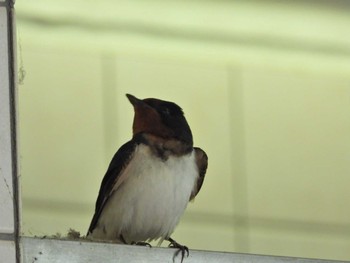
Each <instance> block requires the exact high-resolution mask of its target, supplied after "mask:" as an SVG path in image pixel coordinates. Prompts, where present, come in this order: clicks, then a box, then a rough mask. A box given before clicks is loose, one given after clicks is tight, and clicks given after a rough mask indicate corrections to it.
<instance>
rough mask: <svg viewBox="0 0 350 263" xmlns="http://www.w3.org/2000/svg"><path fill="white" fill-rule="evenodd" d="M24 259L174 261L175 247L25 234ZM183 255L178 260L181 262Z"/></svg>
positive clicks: (225, 257)
mask: <svg viewBox="0 0 350 263" xmlns="http://www.w3.org/2000/svg"><path fill="white" fill-rule="evenodd" d="M21 247H22V262H23V263H39V262H50V263H54V262H57V263H58V262H67V263H70V262H74V263H80V262H81V263H83V262H84V263H88V262H104V263H109V262H110V263H112V262H113V263H117V262H130V263H134V262H135V263H136V262H137V263H139V262H155V263H157V262H159V263H160V262H162V263H164V262H169V263H172V262H173V255H174V251H175V250H174V249H171V248H158V247H153V248H149V247H140V246H129V245H117V244H110V243H95V242H88V241H71V240H62V239H40V238H31V237H22V238H21ZM180 261H181V259H180V257H179V256H178V257H176V258H175V262H180ZM194 262H208V263H209V262H220V263H226V262H230V263H232V262H234V263H244V262H249V263H257V262H262V263H277V262H284V263H294V262H295V263H307V262H309V263H326V262H333V263H334V262H340V261H331V260H319V259H301V258H290V257H275V256H262V255H251V254H238V253H225V252H213V251H200V250H191V249H190V256H189V257H188V258H185V259H184V263H194Z"/></svg>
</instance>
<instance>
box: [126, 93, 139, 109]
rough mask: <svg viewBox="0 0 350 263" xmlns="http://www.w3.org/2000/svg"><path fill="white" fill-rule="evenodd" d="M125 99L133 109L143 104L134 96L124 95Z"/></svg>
mask: <svg viewBox="0 0 350 263" xmlns="http://www.w3.org/2000/svg"><path fill="white" fill-rule="evenodd" d="M126 97H128V99H129V101H130V103H131V104H132V105H133V106H134V107H135V106H137V105H139V104H140V103H142V102H143V101H142V100H140V99H138V98H136V97H135V96H133V95H131V94H126Z"/></svg>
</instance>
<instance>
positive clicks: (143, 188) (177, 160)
mask: <svg viewBox="0 0 350 263" xmlns="http://www.w3.org/2000/svg"><path fill="white" fill-rule="evenodd" d="M121 176H123V177H124V179H123V182H122V183H121V184H120V185H116V189H114V190H115V192H114V194H113V196H111V198H110V200H109V201H108V203H107V204H106V208H107V209H104V210H105V211H108V212H107V213H109V215H108V216H109V218H110V219H108V220H107V221H109V224H110V226H109V228H111V230H112V231H115V232H117V233H118V232H120V233H122V234H123V237H124V238H125V239H126V240H127V241H129V242H131V241H139V240H152V239H157V238H167V237H169V235H170V234H171V233H172V232H173V230H174V228H175V226H176V225H177V223H178V222H179V219H180V217H181V215H182V214H183V212H184V210H185V208H186V206H187V203H188V201H189V199H190V195H191V191H192V189H193V187H194V184H195V182H196V178H197V176H198V171H197V168H196V164H195V156H194V152H191V153H189V154H187V155H183V156H169V158H168V159H167V160H162V159H160V158H159V157H157V156H155V155H154V154H153V153H152V151H151V149H150V148H149V146H146V145H143V144H140V145H139V146H137V147H136V150H135V154H134V155H133V158H132V160H131V161H130V163H129V165H128V166H127V167H126V168H125V170H124V173H123V174H122V175H121ZM103 217H104V218H106V213H104V215H102V217H101V219H102V220H104V219H103ZM111 218H113V220H111ZM105 221H106V220H105ZM105 223H106V224H107V222H105Z"/></svg>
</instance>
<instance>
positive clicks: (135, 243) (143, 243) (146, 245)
mask: <svg viewBox="0 0 350 263" xmlns="http://www.w3.org/2000/svg"><path fill="white" fill-rule="evenodd" d="M131 245H137V246H144V247H152V245H151V244H150V243H147V242H143V241H137V242H135V241H133V242H131Z"/></svg>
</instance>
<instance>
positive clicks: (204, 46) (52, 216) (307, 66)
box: [16, 0, 350, 259]
mask: <svg viewBox="0 0 350 263" xmlns="http://www.w3.org/2000/svg"><path fill="white" fill-rule="evenodd" d="M16 9H17V17H18V21H17V27H18V68H19V82H20V85H19V115H20V123H19V125H20V149H21V150H20V161H21V179H22V201H23V215H22V216H23V234H25V235H51V234H55V233H56V232H60V233H61V234H65V233H66V232H67V230H68V229H69V228H74V229H76V230H78V231H81V233H82V234H85V233H86V230H87V227H88V225H89V223H90V219H91V217H92V214H93V211H94V203H95V200H96V197H97V192H98V189H99V186H100V182H101V179H102V177H103V175H104V173H105V171H106V168H107V166H108V164H109V161H110V159H111V158H112V156H113V154H114V153H115V151H116V150H117V149H118V148H119V147H120V145H121V144H123V143H124V142H126V141H127V140H129V139H130V138H131V125H132V118H133V109H132V107H131V105H130V104H129V102H128V101H127V99H126V97H125V93H131V94H133V95H135V96H137V97H140V98H146V97H156V98H161V99H165V100H171V101H174V102H176V103H177V104H179V105H180V106H181V107H182V108H183V109H184V112H185V114H186V117H187V120H188V121H189V123H190V125H191V128H192V131H193V134H194V139H195V145H197V146H200V147H202V148H203V149H205V151H206V152H207V153H208V155H209V169H208V172H207V177H206V180H205V183H204V186H203V188H202V191H201V192H200V194H199V195H198V196H197V198H196V200H195V202H194V203H193V204H192V203H191V204H189V206H188V209H187V211H186V213H185V215H184V217H183V219H182V221H181V223H180V225H179V226H178V228H177V230H176V231H175V234H174V236H173V237H174V239H176V240H178V241H179V242H181V243H184V244H186V245H187V246H189V247H190V248H193V249H208V250H220V251H233V252H248V253H260V254H274V255H285V256H298V257H316V258H328V259H349V258H350V206H349V204H350V191H349V185H350V60H349V58H350V5H349V4H348V1H235V2H233V1H151V0H147V1H142V2H141V1H108V0H102V1H82V0H80V1H66V0H63V1H52V0H51V1H48V0H46V1H43V0H36V1H31V0H27V1H23V0H22V1H17V3H16Z"/></svg>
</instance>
